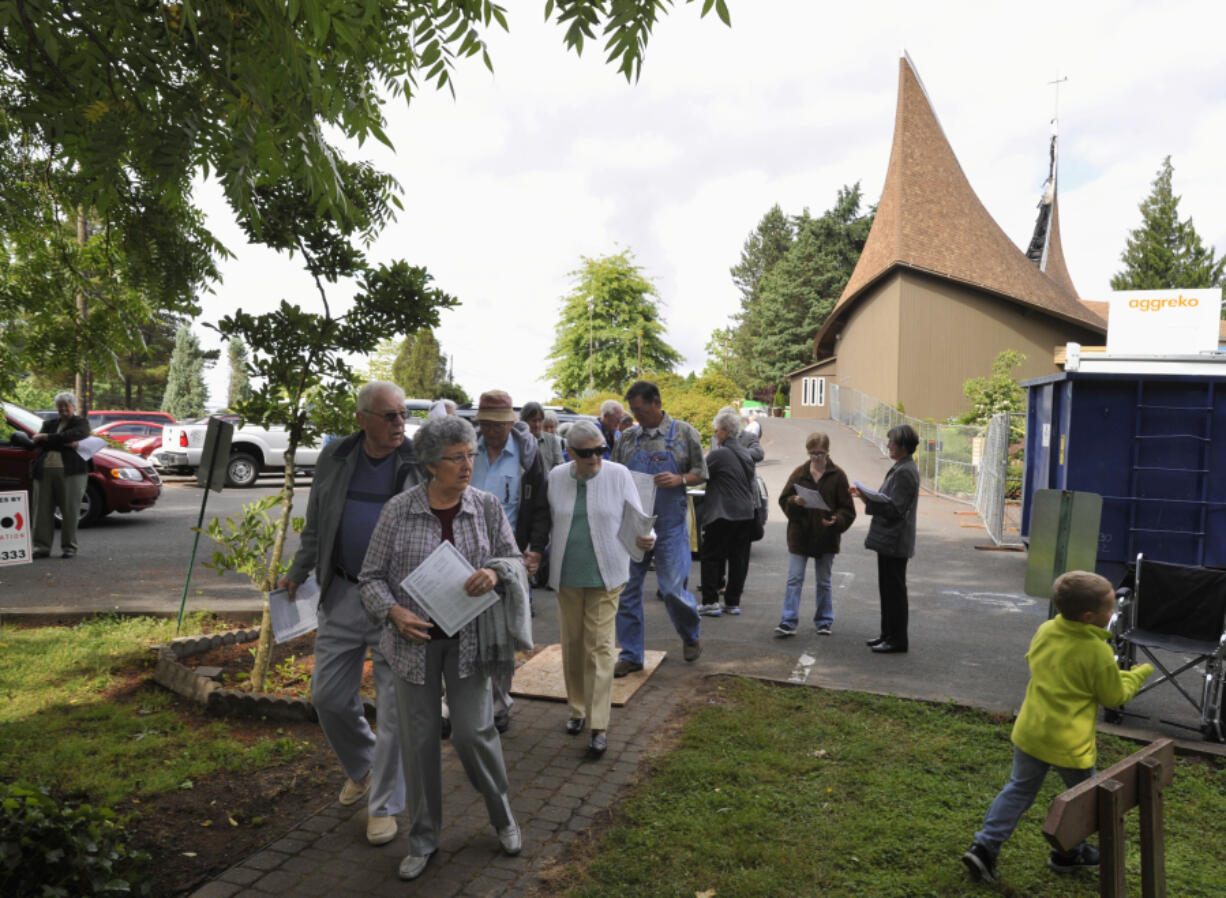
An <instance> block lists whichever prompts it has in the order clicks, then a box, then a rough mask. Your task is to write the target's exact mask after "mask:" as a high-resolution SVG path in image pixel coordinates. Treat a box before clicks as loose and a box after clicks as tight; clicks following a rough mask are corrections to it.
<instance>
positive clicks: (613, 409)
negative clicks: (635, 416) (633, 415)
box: [600, 399, 626, 418]
mask: <svg viewBox="0 0 1226 898" xmlns="http://www.w3.org/2000/svg"><path fill="white" fill-rule="evenodd" d="M614 414H615V415H617V416H618V417H619V418H620V417H621V416H623V415H625V414H626V410H625V409H624V408H622V404H621V403H620V402H618V401H617V400H616V399H606V400H605V401H604V402H602V403H600V417H602V418H603V417H604V416H605V415H614Z"/></svg>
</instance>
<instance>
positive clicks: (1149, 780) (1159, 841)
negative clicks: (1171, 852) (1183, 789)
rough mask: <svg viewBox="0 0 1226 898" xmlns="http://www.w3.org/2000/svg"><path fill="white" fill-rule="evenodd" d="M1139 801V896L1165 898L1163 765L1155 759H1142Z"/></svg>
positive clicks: (1139, 774)
mask: <svg viewBox="0 0 1226 898" xmlns="http://www.w3.org/2000/svg"><path fill="white" fill-rule="evenodd" d="M1137 787H1138V788H1137V791H1138V793H1139V794H1138V796H1137V798H1138V801H1139V804H1140V808H1141V895H1142V896H1143V898H1166V838H1165V836H1164V835H1163V829H1162V820H1163V814H1164V813H1165V800H1164V799H1163V797H1162V765H1161V763H1159V762H1158V761H1157V760H1155V759H1154V758H1142V759H1141V768H1140V770H1138V771H1137Z"/></svg>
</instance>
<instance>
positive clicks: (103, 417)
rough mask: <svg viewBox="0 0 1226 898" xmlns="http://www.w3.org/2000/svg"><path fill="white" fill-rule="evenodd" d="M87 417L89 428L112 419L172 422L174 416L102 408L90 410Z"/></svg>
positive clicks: (163, 413) (159, 423) (161, 413)
mask: <svg viewBox="0 0 1226 898" xmlns="http://www.w3.org/2000/svg"><path fill="white" fill-rule="evenodd" d="M86 417H88V418H89V426H90V427H91V428H97V427H101V426H102V425H103V424H110V423H112V422H114V421H147V422H149V423H150V424H158V425H164V424H174V423H175V416H174V415H172V414H170V413H168V412H142V411H137V410H135V409H110V408H108V409H102V410H100V411H99V410H94V411H91V412H90V413H89V414H88V415H87V416H86Z"/></svg>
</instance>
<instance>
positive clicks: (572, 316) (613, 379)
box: [546, 250, 681, 396]
mask: <svg viewBox="0 0 1226 898" xmlns="http://www.w3.org/2000/svg"><path fill="white" fill-rule="evenodd" d="M570 276H571V277H572V278H574V279H575V288H574V290H572V291H571V293H570V295H568V296H566V297H565V298H564V299H563V300H562V319H561V321H559V322H558V324H557V327H556V331H555V333H556V337H555V339H554V344H553V349H552V351H551V352H550V354H549V358H550V359H551V360H552V361H553V364H551V365H550V366H549V369H548V370H547V371H546V376H547V377H549V378H550V379H551V381H552V383H553V390H554V393H555V394H556V395H559V396H577V395H579V394H581V393H583V392H585V391H588V390H608V391H612V392H620V391H621V390H622V389H624V388H625V387H626V385H627V384H629V383H630V382H631V381H632V380H634V379H635V378H636V377H638V376H639V375H640V374H641V373H642V372H644V371H655V372H665V371H671V370H672V369H673V366H675V365H676V364H677V362H679V361H681V354H680V353H678V352H677V350H675V349H673V348H672V347H671V346H669V345H668V344H667V343H665V342H664V337H663V333H664V322H663V321H662V320H661V319H660V313H659V308H658V305H659V303H658V298H659V294H658V293H657V292H656V288H655V285H654V284H652V282H651V281H650V280H649V279H648V278H647V277H646V276H644V274H643V271H642V269H641V268H639V266H637V265H635V264H634V263H633V261H632V256H631V253H630V251H629V250H623V251H622V252H620V253H615V254H614V255H611V256H602V257H600V258H595V259H589V258H587V257H586V256H584V257H583V265H582V266H581V267H580V268H578V269H576V270H575V271H572V272H571V273H570Z"/></svg>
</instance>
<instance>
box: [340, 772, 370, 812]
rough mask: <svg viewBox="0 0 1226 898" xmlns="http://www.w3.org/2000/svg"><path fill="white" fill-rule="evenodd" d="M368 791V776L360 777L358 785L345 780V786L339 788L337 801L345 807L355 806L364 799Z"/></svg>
mask: <svg viewBox="0 0 1226 898" xmlns="http://www.w3.org/2000/svg"><path fill="white" fill-rule="evenodd" d="M369 791H370V774H369V773H368V774H366V776H364V777H362V781H361V782H360V783H355V782H354V781H353V780H351V779H346V780H345V785H343V786H341V794H340V795H339V796H337V799H336V800H337V801H339V802H340V803H341V804H343V805H344V806H345V807H349V806H350V805H354V804H357V803H358V802H359V801H361V800H362V799H363V798H365V797H366V793H367V792H369Z"/></svg>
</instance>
